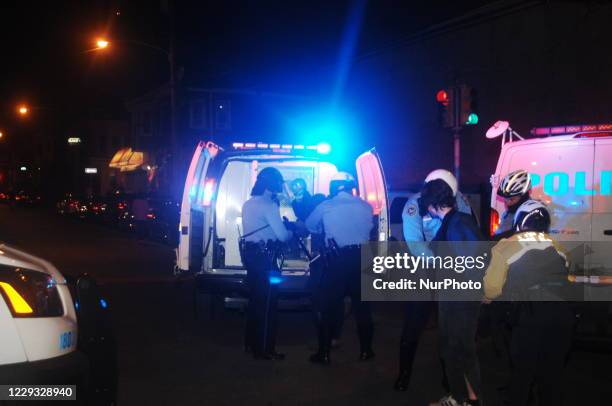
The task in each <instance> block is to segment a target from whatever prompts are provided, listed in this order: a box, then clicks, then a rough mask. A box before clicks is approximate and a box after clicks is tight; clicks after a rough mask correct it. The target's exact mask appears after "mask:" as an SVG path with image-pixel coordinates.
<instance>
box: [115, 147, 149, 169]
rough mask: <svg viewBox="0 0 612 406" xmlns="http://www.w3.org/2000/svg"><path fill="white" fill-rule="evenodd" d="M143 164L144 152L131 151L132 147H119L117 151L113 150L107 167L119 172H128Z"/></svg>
mask: <svg viewBox="0 0 612 406" xmlns="http://www.w3.org/2000/svg"><path fill="white" fill-rule="evenodd" d="M144 164H145V155H144V152H139V151H132V148H121V149H120V150H119V151H117V152H115V155H113V159H111V161H110V163H109V164H108V167H109V168H115V169H119V170H120V171H121V172H128V171H134V170H136V169H138V168H140V167H141V166H142V165H144Z"/></svg>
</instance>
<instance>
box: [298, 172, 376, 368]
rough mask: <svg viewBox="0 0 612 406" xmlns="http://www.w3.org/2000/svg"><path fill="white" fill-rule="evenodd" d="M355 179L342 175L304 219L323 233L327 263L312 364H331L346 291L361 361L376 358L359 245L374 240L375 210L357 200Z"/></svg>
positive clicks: (310, 229) (314, 229) (359, 199)
mask: <svg viewBox="0 0 612 406" xmlns="http://www.w3.org/2000/svg"><path fill="white" fill-rule="evenodd" d="M355 188H356V184H355V179H354V178H353V177H352V176H351V175H350V174H348V173H346V172H339V173H337V174H336V175H334V177H333V178H332V180H331V182H330V187H329V190H330V198H329V199H327V200H325V201H324V202H322V203H321V204H319V205H318V206H317V207H316V208H315V209H314V211H313V212H312V213H311V214H310V216H308V218H307V219H306V227H307V228H308V230H309V231H310V232H311V233H319V234H321V233H324V236H325V241H326V244H327V249H326V252H327V255H326V257H327V261H326V264H325V271H324V272H323V277H322V280H321V284H320V289H321V300H322V311H321V322H320V323H319V325H318V338H319V349H318V351H317V352H316V353H314V354H313V355H312V356H311V357H310V361H311V362H313V363H317V364H323V365H327V364H329V363H330V356H329V352H330V348H331V342H332V331H333V329H334V327H335V326H337V325H338V322H339V320H337V318H338V309H339V308H340V307H341V306H342V303H343V300H344V297H345V295H346V293H347V292H348V293H349V295H350V296H351V306H352V308H353V313H354V314H355V318H356V319H357V333H358V335H359V342H360V347H361V351H360V354H359V358H360V359H361V360H362V361H366V360H369V359H371V358H373V357H374V351H372V337H373V323H372V314H371V310H370V304H369V302H364V301H362V300H361V275H360V274H361V245H362V244H365V243H367V242H368V241H369V239H370V231H371V230H372V227H373V219H374V216H373V211H372V206H370V205H369V204H368V203H367V202H366V201H364V200H362V199H361V198H359V197H357V196H354V195H353V193H352V192H353V189H355Z"/></svg>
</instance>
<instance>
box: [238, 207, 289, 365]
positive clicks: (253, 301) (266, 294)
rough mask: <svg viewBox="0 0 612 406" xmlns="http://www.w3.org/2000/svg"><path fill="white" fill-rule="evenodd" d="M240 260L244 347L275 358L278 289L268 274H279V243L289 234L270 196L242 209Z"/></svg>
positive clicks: (259, 355)
mask: <svg viewBox="0 0 612 406" xmlns="http://www.w3.org/2000/svg"><path fill="white" fill-rule="evenodd" d="M242 226H243V233H244V237H243V239H242V240H243V241H242V244H241V245H242V249H241V253H242V258H243V262H244V265H245V267H246V269H247V283H248V287H249V306H248V313H247V326H246V333H245V346H246V348H247V350H250V351H252V352H253V354H254V355H255V356H256V357H263V358H270V357H272V358H273V357H274V356H275V354H276V352H275V338H276V303H277V287H276V284H275V283H271V280H270V274H271V272H273V271H278V265H277V261H276V258H275V257H276V254H277V251H278V249H279V242H282V241H287V240H289V239H290V238H291V236H292V234H291V232H290V231H289V230H287V229H286V228H285V225H284V224H283V221H282V219H281V217H280V211H279V206H278V204H277V203H276V202H275V201H274V200H272V198H271V197H270V196H266V195H262V196H253V197H251V198H250V199H249V200H247V201H246V202H245V203H244V205H243V206H242Z"/></svg>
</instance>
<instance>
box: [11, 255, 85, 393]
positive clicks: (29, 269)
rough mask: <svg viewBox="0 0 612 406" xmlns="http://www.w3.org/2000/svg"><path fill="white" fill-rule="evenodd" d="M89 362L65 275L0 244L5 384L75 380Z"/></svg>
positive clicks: (31, 257)
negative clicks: (81, 345) (79, 339)
mask: <svg viewBox="0 0 612 406" xmlns="http://www.w3.org/2000/svg"><path fill="white" fill-rule="evenodd" d="M86 365H87V364H86V360H85V361H84V359H83V355H82V354H80V353H79V352H78V351H77V315H76V311H75V307H74V304H73V300H72V297H71V293H70V291H69V289H68V287H67V285H66V279H65V278H64V277H63V276H62V274H61V273H60V272H59V271H58V270H57V269H56V268H55V267H54V266H53V265H51V264H50V263H49V262H47V261H45V260H43V259H40V258H37V257H34V256H32V255H29V254H27V253H25V252H23V251H19V250H17V249H15V248H11V247H9V246H7V245H0V384H26V383H29V384H35V383H39V384H51V383H54V382H55V383H60V382H62V381H63V383H67V382H71V383H73V384H74V383H76V382H77V379H80V376H81V375H82V374H83V373H84V368H86Z"/></svg>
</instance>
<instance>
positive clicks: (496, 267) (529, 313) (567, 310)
mask: <svg viewBox="0 0 612 406" xmlns="http://www.w3.org/2000/svg"><path fill="white" fill-rule="evenodd" d="M549 227H550V214H549V213H548V210H547V208H546V207H545V206H544V205H543V204H542V203H541V202H538V201H535V200H529V201H527V202H525V203H523V204H522V205H521V207H519V208H518V210H517V211H516V214H515V217H514V225H513V229H514V232H515V233H514V235H512V236H510V237H509V238H505V239H502V240H501V241H500V242H498V243H497V245H495V247H493V249H492V258H491V262H490V264H489V266H488V268H487V270H486V274H485V277H484V280H483V285H484V286H483V287H484V295H485V302H490V301H491V300H496V299H497V300H507V301H511V302H512V309H513V311H512V317H511V318H512V320H511V324H512V325H513V328H512V339H511V344H510V356H511V358H512V364H513V371H512V376H511V379H510V385H509V392H508V393H509V402H510V404H511V405H517V406H518V405H526V404H527V403H528V399H529V392H530V388H531V386H532V384H533V383H535V384H536V387H537V394H538V397H539V404H540V405H561V404H562V399H563V396H562V390H561V388H562V385H561V383H562V382H563V379H562V378H563V367H564V363H565V359H566V355H567V353H568V351H569V349H570V346H571V341H572V331H573V325H574V322H575V316H574V314H573V312H572V308H571V305H570V303H569V302H568V301H567V296H566V293H567V291H568V288H567V287H568V278H567V276H568V268H567V267H568V263H567V260H566V255H565V253H564V252H563V251H562V250H561V249H560V247H558V246H557V245H556V244H555V242H554V241H553V240H552V239H551V238H550V236H549V235H548V230H549Z"/></svg>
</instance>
